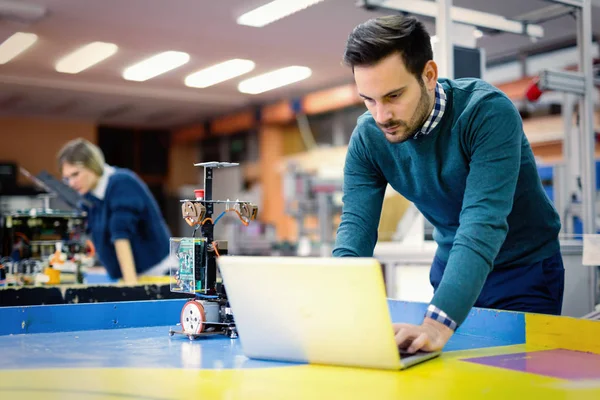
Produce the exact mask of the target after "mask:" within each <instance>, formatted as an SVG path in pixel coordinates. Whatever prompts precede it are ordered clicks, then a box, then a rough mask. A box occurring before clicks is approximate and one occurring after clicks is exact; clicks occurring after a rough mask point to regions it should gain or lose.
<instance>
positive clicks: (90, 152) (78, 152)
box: [57, 138, 104, 176]
mask: <svg viewBox="0 0 600 400" xmlns="http://www.w3.org/2000/svg"><path fill="white" fill-rule="evenodd" d="M57 160H58V169H59V170H60V171H61V172H62V167H63V165H64V164H65V163H69V164H73V165H82V166H84V167H85V168H87V169H89V170H91V171H92V172H94V173H95V174H96V175H98V176H102V174H103V173H104V154H103V153H102V150H100V148H99V147H98V146H96V145H95V144H93V143H91V142H89V141H88V140H85V139H83V138H78V139H74V140H71V141H70V142H68V143H67V144H65V145H64V146H63V148H62V149H60V151H59V152H58V156H57Z"/></svg>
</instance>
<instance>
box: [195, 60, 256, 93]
mask: <svg viewBox="0 0 600 400" xmlns="http://www.w3.org/2000/svg"><path fill="white" fill-rule="evenodd" d="M254 66H255V64H254V62H253V61H250V60H241V59H238V58H235V59H233V60H228V61H225V62H222V63H219V64H216V65H213V66H211V67H208V68H205V69H202V70H200V71H197V72H194V73H193V74H191V75H188V76H187V77H186V78H185V84H186V86H189V87H196V88H206V87H209V86H212V85H216V84H217V83H221V82H224V81H226V80H229V79H232V78H235V77H236V76H240V75H243V74H246V73H248V72H250V71H252V70H253V69H254Z"/></svg>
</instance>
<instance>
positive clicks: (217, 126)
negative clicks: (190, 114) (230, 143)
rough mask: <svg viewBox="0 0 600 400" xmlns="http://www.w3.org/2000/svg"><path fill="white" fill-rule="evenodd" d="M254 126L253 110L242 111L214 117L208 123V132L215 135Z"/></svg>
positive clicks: (227, 133)
mask: <svg viewBox="0 0 600 400" xmlns="http://www.w3.org/2000/svg"><path fill="white" fill-rule="evenodd" d="M255 126H256V117H255V114H254V112H253V111H243V112H240V113H237V114H232V115H227V116H224V117H221V118H217V119H215V120H214V121H212V122H211V124H210V132H211V133H214V134H217V135H230V134H232V133H236V132H240V131H245V130H248V129H252V128H254V127H255Z"/></svg>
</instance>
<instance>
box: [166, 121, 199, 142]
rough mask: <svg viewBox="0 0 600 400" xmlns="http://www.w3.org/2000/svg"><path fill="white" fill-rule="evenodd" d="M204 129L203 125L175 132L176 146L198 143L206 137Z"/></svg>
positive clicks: (174, 140)
mask: <svg viewBox="0 0 600 400" xmlns="http://www.w3.org/2000/svg"><path fill="white" fill-rule="evenodd" d="M205 133H206V132H204V127H203V126H202V125H193V126H189V127H187V128H182V129H179V130H177V131H174V132H173V137H172V139H173V143H174V144H185V143H191V142H195V141H198V140H200V139H202V138H203V137H204V135H205Z"/></svg>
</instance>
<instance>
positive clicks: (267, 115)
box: [261, 101, 294, 124]
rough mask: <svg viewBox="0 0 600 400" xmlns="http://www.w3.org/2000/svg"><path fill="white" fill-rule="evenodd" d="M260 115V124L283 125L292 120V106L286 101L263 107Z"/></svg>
mask: <svg viewBox="0 0 600 400" xmlns="http://www.w3.org/2000/svg"><path fill="white" fill-rule="evenodd" d="M261 114H262V116H261V123H263V124H285V123H288V122H290V121H292V120H293V119H294V113H293V111H292V105H291V104H290V103H289V102H288V101H280V102H279V103H275V104H271V105H268V106H265V107H263V109H262V111H261Z"/></svg>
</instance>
